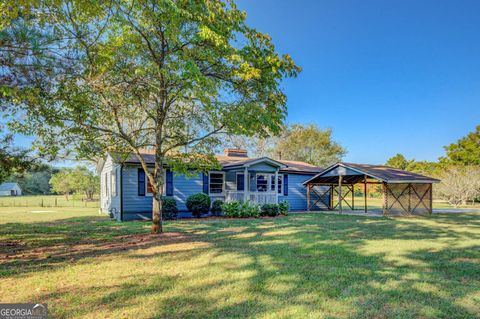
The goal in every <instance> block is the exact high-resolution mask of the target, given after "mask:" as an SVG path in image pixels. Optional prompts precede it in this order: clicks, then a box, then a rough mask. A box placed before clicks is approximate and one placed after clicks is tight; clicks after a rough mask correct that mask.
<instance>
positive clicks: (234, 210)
mask: <svg viewBox="0 0 480 319" xmlns="http://www.w3.org/2000/svg"><path fill="white" fill-rule="evenodd" d="M240 206H241V203H240V202H239V201H231V202H225V203H223V204H222V211H223V215H224V216H225V217H240Z"/></svg>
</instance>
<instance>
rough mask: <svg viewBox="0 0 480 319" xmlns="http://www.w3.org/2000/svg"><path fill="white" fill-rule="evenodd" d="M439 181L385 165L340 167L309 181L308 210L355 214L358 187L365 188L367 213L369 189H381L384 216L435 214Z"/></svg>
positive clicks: (330, 169)
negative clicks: (434, 199) (435, 186)
mask: <svg viewBox="0 0 480 319" xmlns="http://www.w3.org/2000/svg"><path fill="white" fill-rule="evenodd" d="M438 182H439V180H438V179H435V178H431V177H428V176H424V175H420V174H416V173H411V172H407V171H404V170H400V169H396V168H393V167H388V166H383V165H368V164H353V163H337V164H335V165H332V166H330V167H328V168H327V169H325V170H323V171H322V172H320V173H319V174H317V175H315V176H314V177H312V178H310V179H309V180H307V181H305V182H304V183H303V185H304V186H305V187H307V207H308V210H309V211H310V210H322V209H328V210H337V209H338V210H339V211H340V212H342V211H343V209H344V206H345V207H348V208H349V209H350V210H355V196H354V195H355V187H356V186H357V187H358V186H360V187H363V194H364V198H363V201H364V207H365V208H364V210H365V213H367V211H368V209H367V207H368V196H367V185H368V184H377V185H381V189H382V210H383V215H389V214H403V215H412V214H431V213H432V184H433V183H438Z"/></svg>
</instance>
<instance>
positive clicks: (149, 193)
mask: <svg viewBox="0 0 480 319" xmlns="http://www.w3.org/2000/svg"><path fill="white" fill-rule="evenodd" d="M152 194H153V185H152V183H150V179H149V178H147V195H152Z"/></svg>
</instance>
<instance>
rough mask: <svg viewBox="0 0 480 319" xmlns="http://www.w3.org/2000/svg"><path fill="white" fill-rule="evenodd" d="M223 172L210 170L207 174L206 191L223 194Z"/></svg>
mask: <svg viewBox="0 0 480 319" xmlns="http://www.w3.org/2000/svg"><path fill="white" fill-rule="evenodd" d="M224 178H225V174H224V173H222V172H212V173H210V174H209V183H208V187H209V188H208V191H209V193H210V194H223V188H224Z"/></svg>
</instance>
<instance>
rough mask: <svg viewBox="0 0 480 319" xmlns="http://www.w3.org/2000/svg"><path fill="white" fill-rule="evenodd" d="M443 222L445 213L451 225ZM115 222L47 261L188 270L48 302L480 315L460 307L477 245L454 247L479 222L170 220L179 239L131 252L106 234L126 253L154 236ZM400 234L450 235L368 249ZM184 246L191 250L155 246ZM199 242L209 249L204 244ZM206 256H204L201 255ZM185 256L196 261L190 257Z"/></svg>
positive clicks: (263, 312)
mask: <svg viewBox="0 0 480 319" xmlns="http://www.w3.org/2000/svg"><path fill="white" fill-rule="evenodd" d="M75 222H77V221H75ZM446 222H447V223H448V222H449V220H448V218H447V219H443V220H442V223H446ZM116 225H119V224H116V223H110V222H108V223H107V224H106V225H98V228H95V227H97V226H95V225H91V226H92V227H94V229H93V230H92V233H96V232H100V231H106V232H110V233H109V235H108V236H99V237H95V235H94V234H93V235H92V236H93V239H92V238H90V239H89V240H90V241H92V240H93V242H92V243H93V246H94V247H95V248H97V249H96V250H94V251H92V250H89V249H83V246H80V247H77V248H79V251H75V252H71V253H70V255H69V254H68V253H67V255H63V254H58V253H55V252H54V253H53V256H51V258H50V259H52V258H53V260H48V261H46V264H47V265H50V266H56V267H62V266H63V265H64V264H63V263H62V262H61V261H59V262H55V258H73V259H74V260H73V262H82V260H83V259H84V258H86V257H99V256H103V255H109V254H112V253H114V254H117V255H116V256H118V258H120V257H122V258H126V259H127V260H131V263H133V264H135V265H137V264H141V263H143V262H150V263H152V262H153V263H154V264H155V265H156V262H157V261H158V267H175V266H178V267H191V268H187V269H185V271H183V272H180V274H181V276H180V275H174V274H172V275H168V274H165V273H162V274H159V273H154V274H150V275H147V274H144V273H142V272H141V271H139V272H134V273H133V274H129V276H128V277H126V278H120V279H119V281H120V284H118V285H113V286H112V285H107V284H105V285H102V284H100V283H99V284H98V285H96V286H95V287H94V288H85V289H84V290H80V291H73V292H72V291H71V290H67V291H57V292H55V293H53V294H52V293H50V294H44V295H43V296H40V300H52V299H58V298H60V299H61V298H67V297H68V296H71V298H73V297H74V296H73V295H72V294H75V295H78V296H89V295H91V294H92V290H93V289H94V290H95V291H96V292H97V294H96V295H99V296H98V297H92V298H91V299H89V300H88V305H89V307H84V308H82V309H77V313H76V314H78V315H92V314H93V311H94V310H95V309H104V310H105V309H106V310H107V311H108V312H109V313H116V312H121V311H122V310H123V309H125V308H128V307H136V308H137V309H143V311H144V312H143V313H141V314H140V315H139V316H140V317H159V318H164V317H168V318H184V317H193V318H200V317H211V318H219V317H238V318H249V317H250V318H253V317H264V316H268V315H271V316H274V317H305V316H306V315H307V314H309V315H310V316H311V317H321V316H324V317H331V318H339V317H343V318H372V317H376V318H382V317H385V318H388V317H398V318H411V317H425V318H428V317H431V318H438V317H445V318H447V317H448V318H473V317H475V316H478V313H475V311H478V308H468V307H467V306H464V305H462V304H460V303H458V302H457V300H459V299H462V298H467V297H468V296H469V295H471V294H473V293H475V292H476V291H478V289H479V286H478V282H479V273H478V258H480V256H479V254H478V252H479V250H478V246H471V247H468V249H465V248H459V247H455V245H458V244H460V243H461V241H462V240H463V239H465V238H477V239H478V234H476V233H475V232H472V231H470V229H468V230H466V231H465V230H462V231H460V232H456V231H454V230H451V229H446V228H444V227H436V226H435V225H433V226H432V225H430V226H428V225H424V224H422V223H415V221H411V220H403V219H402V220H395V219H394V220H390V219H378V218H362V217H359V218H357V217H343V216H312V215H303V216H292V217H289V218H283V219H261V220H215V221H201V222H197V221H194V220H191V221H180V222H174V223H171V224H167V229H169V230H171V231H173V233H174V234H178V236H180V237H178V238H175V237H172V238H171V240H166V239H162V240H157V239H158V237H156V238H155V240H152V241H148V240H147V241H146V243H144V244H140V245H131V247H128V248H127V249H126V250H115V249H114V250H112V247H111V246H105V245H106V244H105V241H106V240H107V242H108V243H109V245H110V244H112V242H116V243H117V244H116V245H115V247H117V248H119V249H120V248H121V247H122V246H123V245H125V243H122V241H120V240H119V238H122V236H127V238H128V240H127V242H129V241H130V238H129V237H128V235H127V234H128V233H129V232H131V231H133V232H136V231H138V232H141V231H145V229H144V228H143V226H141V225H140V226H137V225H129V226H126V228H122V227H123V226H122V227H120V228H116ZM120 225H123V224H120ZM109 227H111V228H110V229H109ZM67 228H68V227H67ZM0 229H1V228H0ZM2 231H3V229H2ZM62 231H63V232H64V233H63V234H64V235H66V236H67V238H70V239H72V241H73V242H75V241H76V240H77V238H78V237H76V236H77V235H74V234H70V233H69V232H70V230H68V229H63V230H62ZM73 231H74V230H73V229H72V230H71V232H73ZM18 232H19V233H17V234H20V235H22V234H24V235H26V236H27V237H29V236H31V235H32V233H31V229H30V228H28V227H26V228H24V229H23V230H22V229H18ZM145 236H146V235H145ZM19 237H21V236H19ZM146 237H147V236H146ZM12 238H15V236H13V237H12ZM70 239H68V240H67V242H70ZM391 239H393V240H411V241H415V240H419V241H420V240H424V241H425V240H428V241H433V240H436V239H441V240H444V241H445V240H446V242H447V243H451V244H452V245H451V246H450V247H448V246H447V248H439V249H436V250H432V249H414V248H412V249H410V250H408V251H407V252H406V253H404V254H403V256H402V257H403V258H406V259H408V260H409V261H412V262H417V263H413V264H408V265H405V264H399V263H398V262H396V261H395V260H390V259H388V258H386V256H385V253H378V252H377V253H375V252H373V253H366V252H365V251H364V250H363V248H364V247H365V244H366V242H367V241H372V240H373V241H375V240H378V241H379V242H382V241H384V240H391ZM80 242H82V241H80ZM176 242H182V243H184V244H185V246H186V247H183V248H182V249H181V250H180V249H177V248H173V249H171V250H160V251H158V250H156V249H154V250H153V251H151V250H150V248H156V247H158V246H161V245H163V246H166V245H173V244H175V243H176ZM198 242H201V243H204V244H205V245H201V246H195V245H194V243H198ZM46 243H48V244H50V243H51V242H50V241H47V242H46ZM392 247H393V246H392ZM56 254H58V256H57V255H56ZM205 255H208V260H207V261H205V260H204V259H202V258H204V257H203V256H205ZM187 259H188V260H189V261H192V263H193V266H192V264H186V263H185V262H186V260H187ZM33 262H34V261H33ZM29 263H32V261H31V260H27V261H24V263H23V264H17V265H14V266H13V267H14V268H15V267H20V268H24V269H22V270H20V271H18V272H15V271H14V270H12V269H11V270H10V272H9V274H8V275H9V276H12V275H13V274H18V273H26V272H30V271H33V270H34V269H36V267H35V266H32V267H30V266H29ZM187 265H188V266H187ZM177 273H178V271H177ZM199 278H200V279H199ZM98 292H100V293H98ZM67 299H68V298H67ZM145 308H147V309H145ZM92 309H93V310H92ZM58 311H60V310H58ZM60 316H62V314H60ZM65 316H67V315H65Z"/></svg>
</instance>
